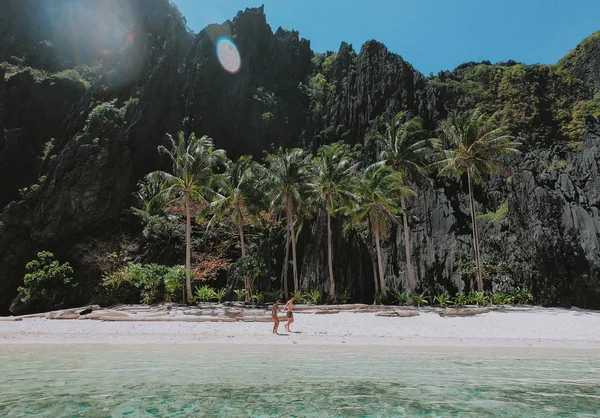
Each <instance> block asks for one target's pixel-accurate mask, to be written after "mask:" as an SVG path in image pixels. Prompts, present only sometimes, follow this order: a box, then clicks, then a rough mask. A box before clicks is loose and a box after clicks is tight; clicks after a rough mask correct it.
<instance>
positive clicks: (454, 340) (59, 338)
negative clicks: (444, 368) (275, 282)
mask: <svg viewBox="0 0 600 418" xmlns="http://www.w3.org/2000/svg"><path fill="white" fill-rule="evenodd" d="M295 319H296V322H295V323H294V324H293V325H292V331H294V332H292V333H288V332H286V331H285V329H284V328H283V324H282V325H280V327H279V331H280V333H281V334H282V335H273V334H272V333H271V328H272V323H269V322H242V321H238V322H181V321H176V320H175V321H168V322H129V321H100V320H53V319H45V318H27V319H23V320H22V321H14V322H6V321H2V322H0V344H20V345H22V344H257V345H263V344H267V345H273V344H274V345H285V344H303V345H304V344H311V345H342V344H345V345H356V346H396V347H455V348H459V347H465V348H468V347H471V348H549V349H586V350H600V312H599V311H586V310H576V309H571V310H566V309H558V308H536V307H532V308H506V309H501V310H498V311H493V312H489V313H485V314H482V315H477V316H472V317H441V316H440V315H439V312H437V311H434V310H431V309H424V310H419V315H418V316H414V317H409V318H399V317H381V316H376V315H375V313H373V312H339V313H335V314H330V315H318V314H315V313H314V312H313V313H309V312H306V313H303V312H302V311H299V312H297V313H295Z"/></svg>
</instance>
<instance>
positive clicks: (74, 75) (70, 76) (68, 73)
mask: <svg viewBox="0 0 600 418" xmlns="http://www.w3.org/2000/svg"><path fill="white" fill-rule="evenodd" d="M53 77H55V78H63V79H67V80H71V81H73V82H75V83H81V84H83V86H84V87H85V88H86V89H89V88H90V83H89V82H88V81H87V80H84V79H83V77H81V74H79V71H77V70H75V69H74V68H70V69H68V70H63V71H60V72H58V73H56V74H54V75H53Z"/></svg>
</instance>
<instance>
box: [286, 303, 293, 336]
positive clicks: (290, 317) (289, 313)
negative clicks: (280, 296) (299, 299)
mask: <svg viewBox="0 0 600 418" xmlns="http://www.w3.org/2000/svg"><path fill="white" fill-rule="evenodd" d="M284 310H286V311H287V313H286V315H287V324H285V325H284V326H285V329H287V330H288V332H291V331H290V325H292V322H294V312H293V311H294V297H293V296H292V297H291V298H290V300H288V302H287V303H286V304H285V308H284Z"/></svg>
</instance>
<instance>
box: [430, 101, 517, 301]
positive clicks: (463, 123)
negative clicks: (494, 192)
mask: <svg viewBox="0 0 600 418" xmlns="http://www.w3.org/2000/svg"><path fill="white" fill-rule="evenodd" d="M441 132H442V137H443V140H444V143H445V146H446V149H445V150H443V151H442V152H441V153H440V159H439V161H437V162H436V163H435V165H436V166H437V168H438V169H439V171H438V175H439V176H462V175H463V174H466V175H467V184H468V187H469V202H470V206H471V222H472V223H471V226H472V229H473V247H474V251H475V265H476V268H477V270H476V279H477V288H478V289H479V291H480V292H482V291H483V275H482V269H481V254H480V249H479V232H478V228H477V215H476V213H475V198H474V196H473V183H474V182H475V183H481V182H483V181H484V180H485V179H486V178H487V176H488V175H489V174H491V173H494V172H497V171H503V167H502V165H501V164H500V159H501V158H502V157H503V156H505V155H508V154H511V153H518V152H519V150H518V149H517V148H518V146H519V145H520V144H519V143H518V142H516V141H513V138H512V137H511V136H510V135H508V134H506V132H505V131H504V130H503V129H502V128H497V127H495V126H494V124H493V121H491V120H490V119H489V118H488V117H487V116H486V115H484V114H483V113H481V112H479V111H478V110H475V111H470V112H465V113H452V114H451V115H450V118H449V119H448V120H446V121H444V122H442V125H441Z"/></svg>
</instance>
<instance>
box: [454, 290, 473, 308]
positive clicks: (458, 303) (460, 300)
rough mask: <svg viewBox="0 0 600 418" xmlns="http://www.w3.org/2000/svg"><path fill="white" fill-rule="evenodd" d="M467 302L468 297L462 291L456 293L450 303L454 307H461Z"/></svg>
mask: <svg viewBox="0 0 600 418" xmlns="http://www.w3.org/2000/svg"><path fill="white" fill-rule="evenodd" d="M467 303H469V297H468V296H467V295H465V294H464V293H457V295H456V297H455V298H454V300H453V301H452V305H453V306H454V307H455V308H462V307H463V306H465V305H466V304H467Z"/></svg>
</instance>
